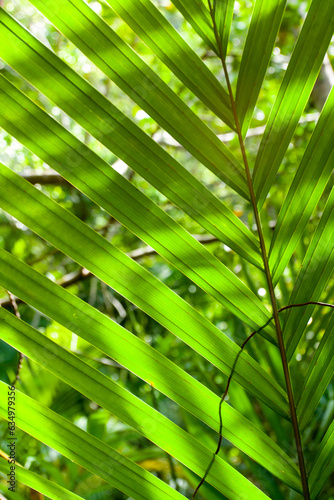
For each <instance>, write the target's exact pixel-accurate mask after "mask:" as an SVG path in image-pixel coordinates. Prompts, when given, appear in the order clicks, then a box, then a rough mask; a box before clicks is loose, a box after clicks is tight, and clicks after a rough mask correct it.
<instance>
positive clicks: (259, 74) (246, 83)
mask: <svg viewBox="0 0 334 500" xmlns="http://www.w3.org/2000/svg"><path fill="white" fill-rule="evenodd" d="M285 4H286V0H257V1H256V2H255V6H254V11H253V15H252V20H251V24H250V27H249V31H248V35H247V39H246V44H245V48H244V51H243V54H242V60H241V65H240V70H239V76H238V83H237V92H236V105H237V111H238V116H239V120H240V123H241V125H242V133H243V135H245V134H246V132H247V129H248V127H249V123H250V121H251V118H252V114H253V110H254V107H255V104H256V101H257V98H258V95H259V93H260V89H261V86H262V83H263V79H264V76H265V73H266V70H267V66H268V64H269V60H270V57H271V54H272V51H273V48H274V44H275V41H276V37H277V32H278V28H279V25H280V23H281V20H282V16H283V12H284V8H285ZM259 54H261V56H260V57H259Z"/></svg>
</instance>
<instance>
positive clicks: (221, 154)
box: [32, 0, 248, 198]
mask: <svg viewBox="0 0 334 500" xmlns="http://www.w3.org/2000/svg"><path fill="white" fill-rule="evenodd" d="M32 3H33V4H34V5H35V6H36V7H37V8H38V9H39V10H40V11H41V12H42V13H43V14H45V15H46V16H47V17H48V19H49V20H50V21H51V22H53V23H54V24H55V26H57V27H58V28H59V29H60V30H61V31H62V32H63V33H64V35H65V36H67V37H68V38H69V39H70V40H72V41H73V43H75V45H76V46H77V47H78V48H79V49H80V50H81V51H82V52H83V53H84V54H86V55H87V57H89V58H90V59H91V60H92V61H93V62H94V63H95V64H96V66H97V67H99V68H100V69H101V70H102V71H103V72H104V73H105V74H106V75H107V76H108V77H109V78H111V79H112V80H113V81H115V83H116V84H117V85H118V86H119V87H120V88H121V89H122V90H123V91H124V92H125V93H127V94H128V95H129V96H130V97H131V98H132V99H133V100H134V101H135V102H137V103H138V104H139V106H141V107H142V108H143V109H144V110H145V111H146V112H147V113H148V114H149V115H150V116H151V117H152V118H154V119H155V120H156V121H157V122H158V123H159V124H160V125H161V126H162V127H163V128H164V129H165V130H167V132H169V133H170V134H171V135H172V136H173V137H174V138H175V139H176V140H177V141H178V142H179V143H180V144H182V145H183V146H184V147H185V148H186V149H187V150H188V151H189V152H190V153H191V154H193V155H194V156H195V157H196V158H197V159H198V160H199V161H201V162H202V163H203V164H204V165H205V166H206V167H207V168H209V169H210V170H212V172H214V173H215V174H216V175H217V176H218V177H220V178H221V179H222V180H224V182H227V184H229V185H230V186H232V187H233V188H234V189H236V191H237V192H239V193H240V194H241V195H242V196H245V197H246V198H248V192H247V186H246V179H245V176H244V173H243V171H242V167H241V165H240V164H239V162H238V161H237V160H236V158H235V157H234V156H233V154H232V153H231V152H230V150H229V149H228V148H227V147H226V146H225V145H224V144H223V143H222V142H221V141H220V140H219V139H218V138H217V137H216V136H215V135H214V134H213V133H212V132H211V131H210V129H209V128H208V127H206V126H205V125H204V124H203V122H202V121H201V120H200V119H199V118H198V117H197V116H196V115H195V114H194V113H193V112H192V111H191V110H190V109H189V108H188V107H187V106H186V105H185V104H184V103H183V101H181V99H180V98H178V97H177V96H176V94H175V93H173V92H172V91H171V90H170V89H169V87H168V86H167V85H166V84H165V83H164V82H163V81H162V80H161V79H160V78H159V77H158V76H157V75H156V73H154V72H153V71H152V70H151V69H150V67H149V66H148V65H146V64H145V63H144V62H143V61H142V59H140V58H139V57H138V56H137V55H136V54H135V52H133V51H132V50H131V48H130V47H128V46H127V45H126V44H125V43H124V42H123V40H122V39H121V38H119V37H118V36H117V35H116V33H114V32H113V31H112V30H111V29H110V28H109V26H108V25H107V24H105V23H104V21H102V19H101V18H99V16H97V15H96V14H95V12H93V11H92V10H91V9H90V8H89V7H88V5H86V4H85V3H84V2H82V1H81V0H74V1H71V2H70V1H69V0H60V1H59V2H57V11H56V9H55V8H54V2H52V1H43V2H41V1H39V0H34V1H33V2H32ZM83 30H87V31H88V32H89V43H88V42H87V39H85V38H83V37H82V32H83ZM111 48H113V49H112V50H111ZM130 75H131V76H130ZM129 78H131V84H130V83H129ZM199 145H200V147H199Z"/></svg>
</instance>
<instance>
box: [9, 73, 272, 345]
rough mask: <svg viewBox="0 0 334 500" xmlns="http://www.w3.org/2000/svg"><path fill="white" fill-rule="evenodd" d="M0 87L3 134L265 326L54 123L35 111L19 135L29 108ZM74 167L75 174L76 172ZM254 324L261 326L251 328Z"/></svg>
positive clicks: (180, 235)
mask: <svg viewBox="0 0 334 500" xmlns="http://www.w3.org/2000/svg"><path fill="white" fill-rule="evenodd" d="M0 86H1V87H2V89H3V91H4V92H3V93H0V99H1V98H2V99H1V100H2V102H5V103H6V106H5V113H3V114H2V116H1V118H0V123H1V124H3V125H4V128H6V129H7V130H8V131H9V132H11V133H12V134H13V135H14V136H15V137H17V138H18V139H20V140H21V139H22V140H23V141H24V142H25V144H26V145H27V146H28V147H30V148H31V149H32V150H33V151H34V152H35V153H36V154H38V155H39V156H40V157H41V158H43V160H45V161H46V162H48V163H49V164H50V165H52V166H54V167H55V168H56V169H57V170H58V171H60V172H61V173H62V174H64V177H66V178H67V179H68V180H69V181H70V182H72V183H73V184H74V185H75V186H77V187H78V188H79V189H81V190H82V191H83V192H84V193H85V194H86V195H87V196H89V197H90V198H91V199H92V200H94V201H95V202H96V203H97V204H98V205H100V206H101V207H103V208H104V209H105V210H106V211H108V212H109V213H110V214H112V215H114V216H115V217H116V218H117V219H119V220H120V221H121V222H122V223H124V224H125V225H126V226H127V227H129V228H130V229H131V230H133V231H134V232H135V233H136V234H138V235H139V236H140V237H141V238H142V239H144V240H145V241H146V242H147V243H148V244H150V245H152V246H153V247H154V248H155V249H156V250H157V251H158V252H159V253H161V255H163V256H164V257H166V258H167V259H168V260H169V261H170V262H172V263H173V264H174V265H176V266H177V267H178V268H179V269H180V270H181V271H182V272H183V273H185V274H186V275H188V276H189V278H190V279H192V280H193V281H194V282H195V283H197V284H198V285H199V286H201V287H204V289H205V290H206V291H209V293H211V294H212V295H213V296H214V297H215V298H216V299H217V300H219V301H220V302H222V303H223V304H224V305H225V304H226V305H227V306H228V307H230V305H231V306H232V308H233V309H234V310H238V311H239V314H241V317H242V318H244V317H245V314H246V313H247V311H248V312H249V314H250V326H251V327H255V328H256V326H257V325H258V324H261V325H262V324H264V323H265V322H266V320H265V317H266V316H267V315H268V312H267V310H266V309H265V307H264V306H263V304H262V303H261V302H260V301H259V299H258V298H257V297H256V296H255V294H253V293H252V292H251V291H250V290H249V289H248V288H247V287H246V286H245V285H244V284H243V282H242V281H240V280H239V279H238V278H237V277H236V276H235V275H234V274H233V273H232V272H231V271H230V270H229V269H228V268H227V267H226V266H224V265H223V264H222V263H221V262H219V261H218V259H216V258H215V257H214V256H213V255H212V254H211V253H210V252H209V251H208V250H207V248H205V247H204V246H203V245H201V244H200V243H199V242H198V241H197V240H196V239H195V238H193V237H192V236H191V235H189V233H187V232H186V231H185V230H184V229H182V228H181V227H180V226H179V225H178V224H177V223H176V222H174V221H173V219H171V218H170V217H169V216H167V215H166V214H165V213H164V212H163V211H162V210H161V209H159V208H158V207H157V206H156V205H155V204H154V203H153V202H152V201H150V200H149V199H147V197H146V196H145V195H143V194H142V193H140V192H139V191H138V190H137V189H135V188H134V187H133V186H132V185H131V184H130V183H129V182H128V181H126V180H125V179H124V178H122V176H120V175H119V174H117V173H116V172H114V171H113V170H112V169H111V168H110V166H109V165H108V164H106V163H104V162H102V161H101V160H100V159H99V157H98V156H97V155H94V153H93V152H92V151H91V150H90V149H89V148H87V147H86V146H85V145H84V144H82V143H80V142H79V141H77V140H76V139H75V138H74V136H72V135H71V134H69V133H68V132H66V131H65V130H64V129H62V128H61V127H60V126H59V125H57V123H56V122H54V121H53V123H52V124H51V126H49V128H47V129H46V131H45V132H44V130H43V129H44V127H43V125H44V121H45V120H48V119H49V117H48V116H47V115H46V114H45V113H44V112H43V111H41V110H39V109H38V108H37V106H35V109H34V112H33V114H31V115H29V127H25V130H21V131H19V132H18V131H17V128H18V127H17V126H16V123H19V122H17V119H16V120H13V116H15V117H16V118H17V117H18V116H20V117H21V119H22V120H21V122H22V123H26V120H25V119H24V118H25V117H26V113H27V110H26V107H27V106H29V105H32V106H34V105H33V103H32V102H31V101H28V100H27V99H26V98H25V97H24V95H23V94H20V95H19V94H18V93H17V91H16V90H15V87H13V86H10V84H9V83H8V82H7V81H6V80H5V79H3V78H2V77H0ZM6 89H7V90H8V92H10V93H12V91H14V94H15V95H16V98H17V99H18V98H20V99H22V98H23V99H24V105H23V106H21V107H20V106H18V105H17V102H16V100H15V99H14V100H13V99H12V98H11V97H10V98H9V99H8V94H7V93H6V92H5V90H6ZM14 111H15V113H14ZM36 113H37V114H42V122H40V121H38V120H37V121H36V119H35V114H36ZM14 121H15V123H14ZM57 128H58V135H57V134H54V129H57ZM27 138H28V139H29V140H28V142H27ZM51 155H52V156H51ZM78 166H80V169H78V168H77V167H78ZM64 167H65V168H64ZM68 169H70V170H68ZM114 180H116V183H114ZM130 201H131V202H130ZM190 249H191V251H190ZM240 293H241V294H242V295H243V296H244V297H245V298H246V300H247V302H248V301H249V307H248V308H247V307H246V309H245V308H244V307H243V308H242V309H241V308H240V307H239V301H238V299H237V296H238V295H239V294H240ZM244 306H245V304H244ZM256 309H258V313H260V316H259V317H257V316H256V315H255V314H254V313H256ZM252 318H253V319H252ZM255 318H257V321H259V322H261V323H254V319H255ZM248 321H249V320H248ZM271 331H272V325H268V327H267V333H266V332H265V331H263V332H261V334H263V335H264V336H266V338H268V339H269V340H271V341H272V342H274V343H275V339H274V337H273V336H272V334H271V333H269V332H271Z"/></svg>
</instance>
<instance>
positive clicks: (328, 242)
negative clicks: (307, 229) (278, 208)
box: [284, 188, 334, 358]
mask: <svg viewBox="0 0 334 500" xmlns="http://www.w3.org/2000/svg"><path fill="white" fill-rule="evenodd" d="M333 227H334V188H333V189H332V191H331V193H330V195H329V197H328V200H327V203H326V206H325V208H324V212H323V214H322V216H321V219H320V221H319V224H318V227H317V229H316V231H315V233H314V236H313V238H312V241H311V243H310V245H309V247H308V250H307V252H306V255H305V258H304V260H303V263H302V268H301V270H300V272H299V275H298V278H297V281H296V284H295V287H294V289H293V291H292V294H291V297H290V300H289V303H290V304H300V303H304V302H308V301H317V300H319V299H320V297H321V293H322V291H323V290H324V288H325V286H326V284H327V283H328V280H329V279H330V278H331V277H332V273H333V267H334V246H333ZM314 307H315V306H314V305H309V306H306V307H303V308H302V311H298V313H297V308H292V309H289V310H288V312H287V316H286V321H285V325H284V331H285V342H286V348H287V355H288V358H291V356H292V355H293V353H294V350H295V349H296V347H297V345H298V342H299V340H300V338H301V336H302V335H303V332H304V329H305V327H306V325H307V322H308V320H309V317H310V316H311V314H312V311H313V309H314ZM298 309H299V308H298Z"/></svg>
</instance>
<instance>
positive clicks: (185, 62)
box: [108, 0, 234, 125]
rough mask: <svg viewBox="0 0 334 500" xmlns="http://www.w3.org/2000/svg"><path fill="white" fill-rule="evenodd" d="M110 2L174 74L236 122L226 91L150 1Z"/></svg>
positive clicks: (218, 111)
mask: <svg viewBox="0 0 334 500" xmlns="http://www.w3.org/2000/svg"><path fill="white" fill-rule="evenodd" d="M108 3H109V4H110V5H111V7H112V8H113V9H114V10H115V12H117V14H118V15H119V16H120V17H121V18H122V19H124V21H125V22H126V23H127V24H128V25H129V26H130V27H131V28H132V29H133V30H134V31H135V32H136V33H137V34H138V36H139V37H140V38H141V39H142V40H143V41H144V42H145V43H146V44H147V46H148V47H150V49H151V50H152V51H153V52H154V53H155V54H156V55H157V56H158V57H159V58H160V59H161V61H163V62H164V63H165V64H166V66H168V68H169V69H170V70H171V71H172V72H173V73H174V75H176V76H177V77H178V78H179V79H180V80H181V81H182V82H183V83H184V84H185V85H186V86H187V87H188V88H189V89H190V90H191V91H192V92H193V93H194V94H195V95H196V96H197V97H198V98H199V99H200V100H201V101H202V102H203V103H205V104H206V105H207V106H208V107H209V108H210V109H211V110H212V111H213V112H214V113H215V114H216V115H217V116H219V117H220V118H221V119H222V120H223V121H226V120H227V122H228V123H229V124H230V125H232V124H233V122H234V120H233V113H232V110H231V104H230V100H229V96H228V93H227V92H226V90H224V88H223V87H222V86H221V85H220V84H219V82H218V80H217V79H216V78H215V77H214V76H213V74H212V73H211V72H210V71H209V69H208V68H207V66H206V65H205V64H204V63H203V62H202V61H201V59H200V58H199V57H198V56H197V55H196V54H195V52H194V51H193V50H191V49H190V47H189V46H188V45H187V43H186V42H185V41H184V40H183V38H182V37H181V35H179V34H178V32H177V31H176V30H175V28H174V27H173V26H172V25H171V24H170V23H169V22H168V21H167V19H166V18H165V17H164V16H163V15H162V14H161V13H160V12H159V10H158V9H157V7H155V5H154V4H153V3H152V2H151V1H150V0H108Z"/></svg>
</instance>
